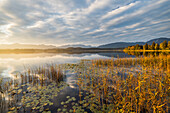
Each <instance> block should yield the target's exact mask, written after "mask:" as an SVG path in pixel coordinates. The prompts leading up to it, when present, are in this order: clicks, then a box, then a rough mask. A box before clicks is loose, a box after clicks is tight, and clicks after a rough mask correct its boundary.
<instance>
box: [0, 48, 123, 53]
mask: <svg viewBox="0 0 170 113" xmlns="http://www.w3.org/2000/svg"><path fill="white" fill-rule="evenodd" d="M123 49H124V48H66V49H0V54H12V53H14V54H20V53H25V54H26V53H70V54H74V53H75V54H81V53H100V52H113V51H114V52H123Z"/></svg>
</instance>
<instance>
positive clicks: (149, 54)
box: [125, 51, 170, 57]
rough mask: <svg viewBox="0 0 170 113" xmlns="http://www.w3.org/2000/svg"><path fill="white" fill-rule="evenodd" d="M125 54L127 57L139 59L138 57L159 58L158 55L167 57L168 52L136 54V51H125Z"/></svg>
mask: <svg viewBox="0 0 170 113" xmlns="http://www.w3.org/2000/svg"><path fill="white" fill-rule="evenodd" d="M125 53H127V54H128V55H135V56H136V57H139V56H145V57H147V56H152V57H155V56H159V55H169V54H170V53H169V52H145V51H144V52H137V51H125Z"/></svg>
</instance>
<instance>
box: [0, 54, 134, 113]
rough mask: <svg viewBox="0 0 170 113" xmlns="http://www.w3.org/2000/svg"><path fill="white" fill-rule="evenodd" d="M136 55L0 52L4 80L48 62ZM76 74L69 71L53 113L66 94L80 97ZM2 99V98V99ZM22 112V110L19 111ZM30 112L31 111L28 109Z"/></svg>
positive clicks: (0, 70) (54, 101) (0, 67)
mask: <svg viewBox="0 0 170 113" xmlns="http://www.w3.org/2000/svg"><path fill="white" fill-rule="evenodd" d="M117 56H119V57H134V56H132V55H128V54H126V53H123V52H122V53H121V52H119V53H96V54H88V53H84V54H47V53H41V54H0V78H3V81H8V80H9V79H16V78H15V74H16V73H20V72H21V73H22V72H24V69H25V68H24V67H38V66H41V65H46V64H50V63H53V64H65V63H78V62H79V61H80V60H82V59H106V58H107V59H108V58H111V57H114V58H116V57H117ZM76 78H77V77H76V74H74V73H67V74H66V79H65V82H66V83H67V84H68V85H69V86H68V87H66V88H64V89H63V90H62V92H60V93H59V94H58V96H57V97H55V98H54V99H53V100H52V102H53V103H54V105H52V106H47V108H48V107H49V108H50V110H51V111H52V113H56V110H57V108H60V107H61V106H60V103H61V102H62V101H63V100H65V99H66V96H71V97H75V98H78V97H79V96H78V95H79V89H78V87H77V85H76ZM0 101H1V100H0ZM7 106H8V105H6V107H4V108H2V107H0V112H2V111H3V112H4V113H6V112H7V111H8V107H7ZM19 112H22V111H19ZM28 112H30V111H28Z"/></svg>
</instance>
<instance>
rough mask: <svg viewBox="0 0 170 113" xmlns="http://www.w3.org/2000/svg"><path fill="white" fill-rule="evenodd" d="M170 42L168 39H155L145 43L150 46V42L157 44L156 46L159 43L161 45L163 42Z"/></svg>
mask: <svg viewBox="0 0 170 113" xmlns="http://www.w3.org/2000/svg"><path fill="white" fill-rule="evenodd" d="M165 40H166V41H167V42H168V41H170V38H156V39H152V40H149V41H147V43H148V44H149V45H151V44H152V42H153V41H154V42H155V43H158V44H160V43H162V42H163V41H165Z"/></svg>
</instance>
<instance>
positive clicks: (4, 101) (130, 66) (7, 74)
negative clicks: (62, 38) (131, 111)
mask: <svg viewBox="0 0 170 113" xmlns="http://www.w3.org/2000/svg"><path fill="white" fill-rule="evenodd" d="M135 55H137V56H141V55H143V54H141V53H132V54H131V53H129V54H127V53H124V52H104V53H82V54H67V53H60V54H54V53H35V54H0V78H3V83H5V82H7V81H10V80H12V83H14V86H15V87H14V86H12V87H14V91H13V90H11V92H10V91H7V92H5V93H4V94H3V93H2V97H1V96H0V113H6V112H8V111H11V112H12V113H13V112H16V111H17V112H18V113H23V112H25V113H30V112H43V111H44V112H52V113H57V112H61V110H62V111H63V112H66V111H67V110H69V109H70V110H71V109H73V110H75V109H76V110H77V111H76V112H78V111H79V112H83V111H81V110H85V111H86V112H89V113H90V112H93V110H94V108H93V109H91V107H89V108H88V107H87V108H86V107H84V108H83V109H82V106H84V104H81V103H80V102H81V99H84V100H83V102H85V100H87V99H86V98H91V99H90V100H92V98H93V97H95V96H96V97H98V98H100V97H102V98H101V99H99V102H98V101H94V103H97V104H96V105H98V104H99V105H100V104H101V106H99V108H97V109H98V110H99V109H101V108H102V106H103V105H104V104H108V103H109V104H110V105H113V103H112V102H114V101H113V100H112V99H111V97H109V96H110V95H113V94H112V93H115V92H116V91H118V92H122V91H121V89H119V90H118V89H116V85H114V83H115V82H116V81H117V80H118V78H119V77H120V79H121V80H122V79H131V78H130V77H131V75H130V77H128V76H127V75H128V74H129V73H131V74H133V76H136V75H137V74H139V73H142V74H145V72H143V70H145V69H143V67H147V66H150V63H148V64H147V65H146V64H142V65H143V67H142V69H141V66H139V65H141V64H140V63H139V62H141V61H144V62H145V59H142V58H141V60H138V59H137V58H136V56H135ZM144 55H146V54H144ZM147 55H148V53H147ZM151 55H155V56H157V55H159V53H158V54H157V53H151ZM165 55H166V54H165ZM155 56H154V57H151V58H152V61H153V62H155V61H157V60H153V59H154V58H156V57H155ZM165 58H167V59H168V58H169V57H167V56H166V57H160V62H162V59H165ZM96 59H103V60H101V61H100V60H97V61H96V62H92V64H91V63H89V62H88V60H94V61H95V60H96ZM112 59H113V60H116V59H117V60H118V61H117V62H116V61H115V62H114V63H115V64H114V65H115V66H114V65H112V63H113V60H112ZM126 59H127V60H126ZM133 59H134V61H133ZM82 60H87V62H86V63H81V62H82ZM147 61H148V60H147ZM90 62H91V61H90ZM145 63H147V62H145ZM48 64H51V65H53V64H57V65H60V64H61V65H63V64H69V65H68V67H69V68H67V69H65V68H63V69H65V70H64V72H63V73H64V75H63V77H62V78H61V79H60V80H59V81H57V82H56V81H55V80H56V78H55V77H56V76H57V77H58V76H60V73H59V74H58V72H59V70H58V68H56V70H55V66H54V67H53V66H51V67H50V66H49V69H50V71H48V69H47V68H46V67H43V66H47V65H48ZM77 64H79V65H77ZM151 64H155V65H157V64H159V63H151ZM101 65H102V66H103V67H101ZM109 65H112V66H109ZM166 66H167V65H166V64H164V65H163V66H162V69H163V67H165V69H167V67H166ZM37 67H39V68H37ZM40 67H41V69H40ZM113 67H114V68H113ZM158 67H159V66H158ZM73 68H74V69H73ZM27 69H37V70H36V71H35V73H33V72H31V71H29V70H27ZM72 69H73V70H76V71H69V70H72ZM147 69H149V68H148V67H147ZM153 69H154V70H155V72H154V74H156V73H157V70H158V68H155V67H154V68H153ZM159 69H160V70H161V68H159ZM26 70H27V71H26ZM111 70H112V71H111ZM46 71H47V72H46ZM162 72H163V74H165V75H166V71H162ZM24 73H25V75H27V77H23V76H22V75H24ZM52 73H53V74H54V75H56V76H53V74H52ZM18 74H19V75H20V76H18ZM147 74H148V72H147V73H146V75H147ZM149 74H153V73H152V71H150V72H149ZM48 75H50V76H48ZM98 75H99V76H98ZM140 75H141V74H140ZM61 76H62V75H61ZM96 76H97V77H96ZM111 76H112V77H111ZM93 77H94V78H93ZM105 77H106V78H105ZM109 77H111V78H109ZM115 77H118V78H115ZM82 78H83V79H84V80H85V79H87V81H84V82H83V81H82V80H83V79H82ZM81 79H82V80H81ZM151 79H152V78H151ZM91 80H95V82H97V83H95V82H94V81H91ZM105 80H108V81H107V82H108V83H107V82H106V81H105ZM136 80H137V81H136V82H134V83H132V84H134V85H135V84H138V83H137V82H138V79H136ZM154 80H155V79H154ZM162 80H163V79H162ZM13 81H14V82H13ZM23 81H26V82H23ZM118 81H119V80H118ZM105 82H106V83H105ZM25 83H28V84H25ZM30 83H31V84H30ZM32 83H33V84H34V85H33V84H32ZM98 83H100V84H98ZM123 83H124V82H122V83H120V84H121V85H122V84H123ZM146 83H147V82H146ZM148 83H149V82H148ZM9 84H10V82H8V84H4V85H3V87H4V89H8V85H9ZM58 84H59V86H58ZM60 84H61V85H60ZM91 84H94V86H93V85H91ZM116 84H119V83H117V82H116ZM36 85H38V86H36ZM39 85H40V87H39ZM95 85H96V86H95ZM148 85H149V86H150V84H148ZM0 86H1V85H0ZM84 86H85V87H84ZM145 86H146V87H147V88H148V86H147V85H145ZM164 86H166V85H164ZM10 87H11V86H10ZM88 87H89V88H88ZM94 87H96V88H97V87H98V88H97V89H96V88H94ZM105 87H107V88H108V89H107V90H108V92H107V91H106V89H105ZM136 87H137V86H136ZM84 88H85V89H84ZM166 88H167V87H166ZM0 89H1V87H0ZM115 89H116V91H115ZM96 90H97V93H96ZM101 90H102V91H101ZM124 90H125V89H124ZM126 90H127V91H130V90H129V88H128V89H126ZM135 90H136V88H135ZM105 91H106V92H105ZM127 91H125V92H127ZM160 93H162V92H160ZM163 93H165V92H163ZM0 94H1V92H0ZM8 94H9V95H10V96H8ZM92 94H93V97H89V96H90V95H92ZM117 94H119V95H120V94H121V93H117ZM117 94H116V95H117ZM141 94H142V93H141ZM94 95H95V96H94ZM106 95H107V96H106ZM122 95H124V93H122ZM136 95H138V94H136ZM107 97H109V99H110V100H112V101H111V103H110V102H107ZM135 98H139V97H135ZM93 99H94V98H93ZM96 99H97V98H96ZM88 101H89V100H88ZM88 101H86V102H85V103H88V104H89V102H90V103H91V101H89V102H88ZM100 101H101V102H100ZM24 103H25V104H26V105H25V104H24ZM35 103H37V104H35ZM75 103H80V104H75ZM92 103H93V101H92ZM34 104H35V105H34ZM92 105H94V104H92ZM25 106H26V107H25ZM74 107H77V108H74ZM107 109H110V108H109V107H107ZM148 109H149V108H148ZM163 109H164V108H163ZM70 112H73V111H70Z"/></svg>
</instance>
